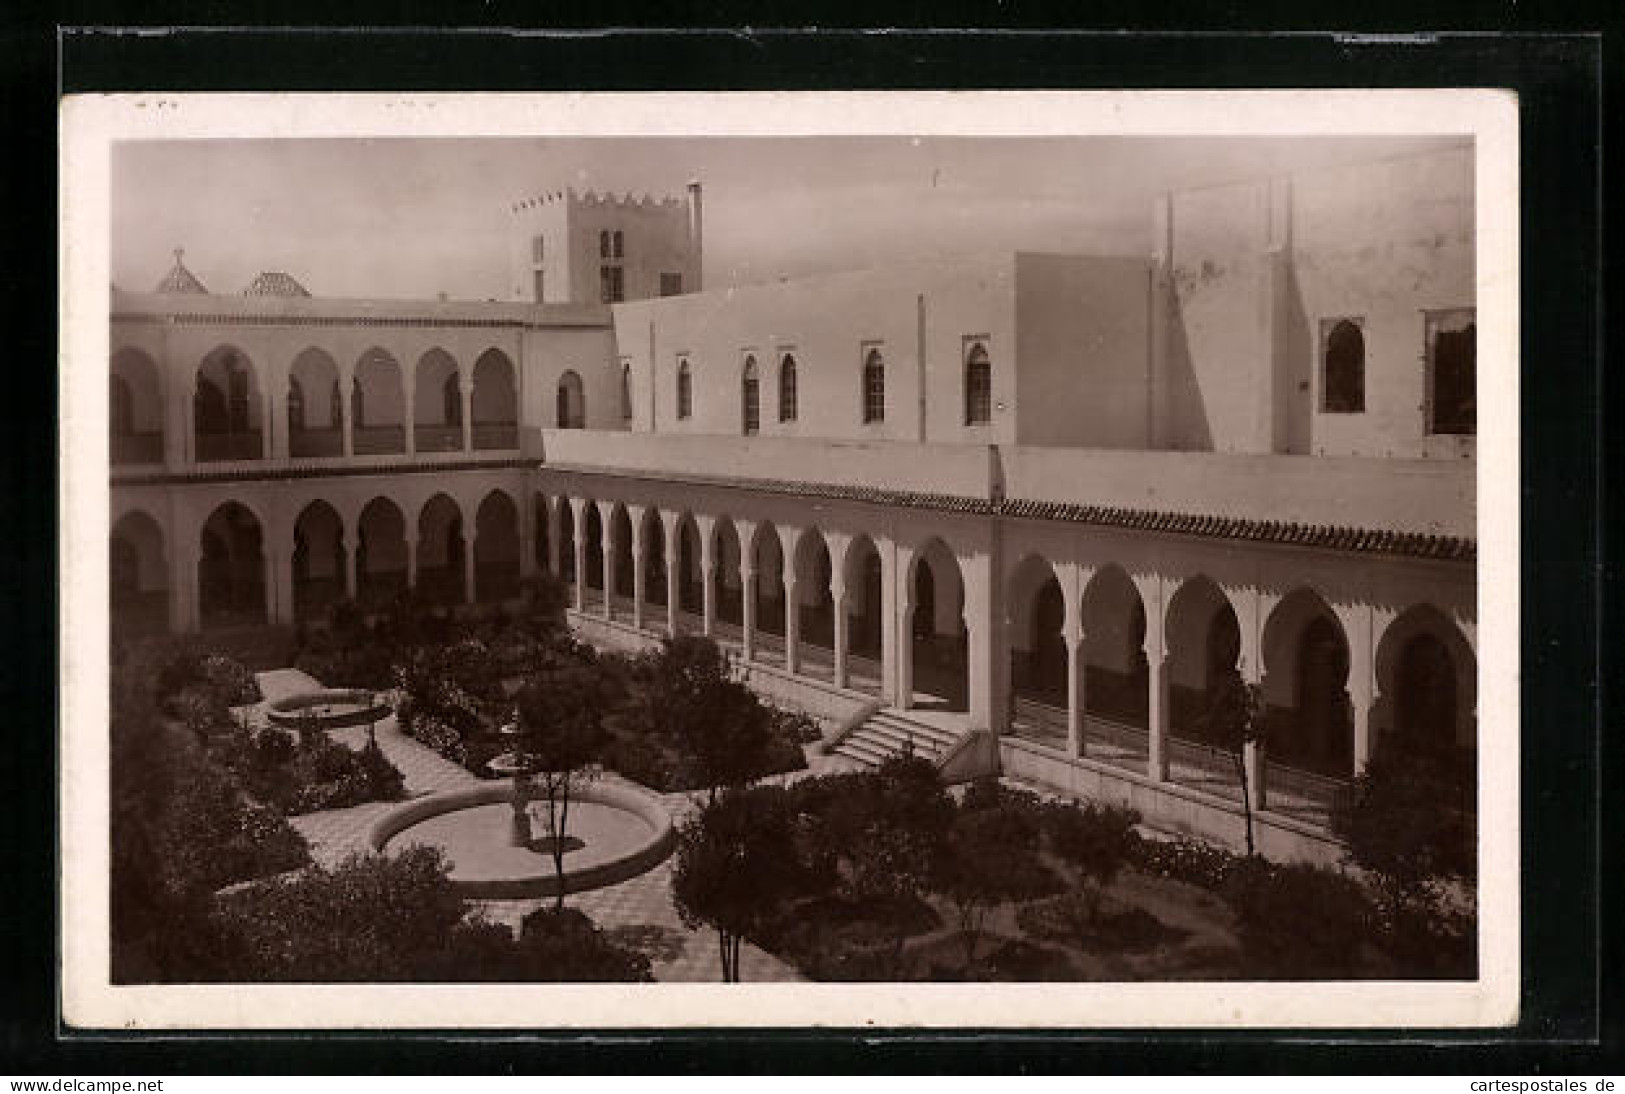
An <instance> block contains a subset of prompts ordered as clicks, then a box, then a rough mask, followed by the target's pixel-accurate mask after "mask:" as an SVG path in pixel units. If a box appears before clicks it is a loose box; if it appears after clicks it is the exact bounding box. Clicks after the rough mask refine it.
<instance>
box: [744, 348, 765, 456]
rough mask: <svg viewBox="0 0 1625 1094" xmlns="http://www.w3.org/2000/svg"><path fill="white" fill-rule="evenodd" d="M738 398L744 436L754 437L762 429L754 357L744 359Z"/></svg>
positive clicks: (759, 385) (759, 392)
mask: <svg viewBox="0 0 1625 1094" xmlns="http://www.w3.org/2000/svg"><path fill="white" fill-rule="evenodd" d="M739 398H740V404H741V406H740V417H741V418H742V419H743V425H744V431H745V436H747V437H750V436H754V435H755V434H757V433H759V432H760V431H761V428H762V401H761V400H762V395H761V384H760V381H759V380H758V379H757V377H756V358H755V357H746V358H745V376H744V379H743V381H742V382H741V384H740V393H739Z"/></svg>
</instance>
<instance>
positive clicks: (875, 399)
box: [863, 349, 886, 424]
mask: <svg viewBox="0 0 1625 1094" xmlns="http://www.w3.org/2000/svg"><path fill="white" fill-rule="evenodd" d="M885 420H886V360H885V358H883V357H881V355H880V351H879V350H878V349H872V350H870V351H869V355H868V356H867V357H865V358H864V359H863V421H864V423H865V424H869V423H871V422H883V421H885Z"/></svg>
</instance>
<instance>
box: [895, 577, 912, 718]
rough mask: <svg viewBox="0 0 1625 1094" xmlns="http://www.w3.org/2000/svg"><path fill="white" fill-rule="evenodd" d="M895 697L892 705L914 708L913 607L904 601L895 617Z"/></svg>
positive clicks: (907, 708)
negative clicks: (896, 634)
mask: <svg viewBox="0 0 1625 1094" xmlns="http://www.w3.org/2000/svg"><path fill="white" fill-rule="evenodd" d="M897 629H898V631H899V632H900V633H899V635H898V642H897V647H898V649H897V695H896V697H895V698H894V699H893V704H894V705H895V706H896V707H898V708H899V709H901V710H910V709H912V708H913V706H914V605H913V604H911V603H908V602H907V601H905V602H904V603H903V606H902V609H901V610H900V611H899V612H898V615H897Z"/></svg>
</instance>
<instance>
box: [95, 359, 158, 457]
mask: <svg viewBox="0 0 1625 1094" xmlns="http://www.w3.org/2000/svg"><path fill="white" fill-rule="evenodd" d="M109 382H110V385H111V387H110V390H109V398H110V399H111V402H110V403H109V405H108V426H109V432H110V438H109V443H110V445H111V448H110V455H111V457H112V462H113V463H115V464H128V463H162V462H163V459H164V400H163V392H162V389H161V388H160V386H159V381H158V366H157V365H156V364H154V363H153V360H152V358H151V357H148V356H147V355H146V354H145V353H142V352H141V351H140V350H138V349H121V350H119V351H118V352H117V353H115V354H113V360H112V377H111V380H110V381H109Z"/></svg>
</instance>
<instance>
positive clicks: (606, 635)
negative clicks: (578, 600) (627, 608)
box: [565, 608, 660, 653]
mask: <svg viewBox="0 0 1625 1094" xmlns="http://www.w3.org/2000/svg"><path fill="white" fill-rule="evenodd" d="M565 615H566V616H567V617H568V619H569V622H570V629H571V630H573V631H575V632H576V637H577V638H579V639H581V640H582V641H583V642H586V643H588V644H589V645H593V646H597V647H598V648H599V649H605V650H614V651H616V652H617V653H646V652H648V651H649V650H656V649H659V648H660V637H659V636H658V635H654V634H650V633H649V632H648V631H640V630H638V629H637V628H636V627H634V626H632V624H630V623H623V622H621V621H620V620H618V619H605V618H604V617H603V616H601V615H592V614H590V613H587V612H578V611H576V610H575V609H574V608H571V609H570V610H569V611H567V612H566V613H565Z"/></svg>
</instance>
